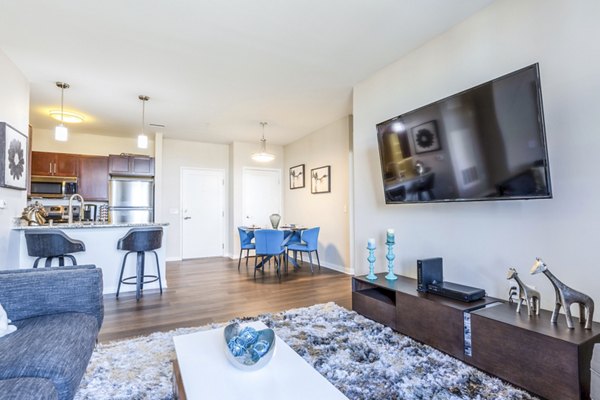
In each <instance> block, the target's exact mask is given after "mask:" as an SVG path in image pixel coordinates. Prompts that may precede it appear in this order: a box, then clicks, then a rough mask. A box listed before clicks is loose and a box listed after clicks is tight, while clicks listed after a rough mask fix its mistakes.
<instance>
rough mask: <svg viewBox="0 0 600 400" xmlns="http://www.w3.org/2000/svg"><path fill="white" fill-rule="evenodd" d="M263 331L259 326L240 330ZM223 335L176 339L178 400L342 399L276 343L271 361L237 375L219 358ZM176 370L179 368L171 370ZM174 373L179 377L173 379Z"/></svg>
mask: <svg viewBox="0 0 600 400" xmlns="http://www.w3.org/2000/svg"><path fill="white" fill-rule="evenodd" d="M246 325H249V326H252V327H253V328H255V329H265V328H266V326H265V324H263V323H262V322H250V323H242V326H246ZM223 329H224V328H219V329H213V330H210V331H203V332H197V333H192V334H189V335H182V336H176V337H174V338H173V340H174V342H175V352H176V354H177V360H176V362H175V374H174V376H175V380H176V381H177V380H178V379H181V382H176V384H177V386H179V391H180V392H181V390H182V389H183V390H184V393H180V397H181V398H187V399H188V400H196V399H220V400H225V399H236V400H239V399H244V400H253V399H257V400H259V399H260V400H264V399H267V398H268V399H286V400H292V399H302V400H311V399H327V400H335V399H347V397H346V396H344V395H343V394H342V392H340V391H339V390H338V389H336V388H335V386H333V385H332V384H331V383H329V381H328V380H327V379H325V378H324V377H323V376H322V375H321V374H319V373H318V372H317V371H316V370H315V369H314V368H313V367H312V366H310V365H309V364H308V363H307V362H306V361H304V359H303V358H302V357H300V356H299V355H298V354H296V352H294V350H292V349H291V348H290V346H288V345H287V344H286V343H285V342H284V341H283V340H281V339H280V338H279V337H276V342H277V343H276V344H275V353H274V354H273V358H272V359H271V361H270V362H269V363H268V364H267V365H266V366H265V367H263V368H262V369H259V370H258V371H242V370H240V369H237V368H236V367H234V366H233V365H231V363H230V362H229V361H228V360H227V359H226V358H225V354H224V352H225V347H224V339H223ZM177 365H178V367H179V368H177ZM179 373H180V374H181V377H179Z"/></svg>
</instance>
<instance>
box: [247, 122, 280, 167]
mask: <svg viewBox="0 0 600 400" xmlns="http://www.w3.org/2000/svg"><path fill="white" fill-rule="evenodd" d="M260 124H261V125H262V139H260V151H259V152H257V153H254V154H252V159H253V160H254V161H258V162H269V161H273V160H274V159H275V154H271V153H267V139H265V125H267V123H266V122H261V123H260Z"/></svg>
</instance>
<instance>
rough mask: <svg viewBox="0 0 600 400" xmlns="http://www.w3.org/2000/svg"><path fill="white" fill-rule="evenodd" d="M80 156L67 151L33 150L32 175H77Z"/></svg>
mask: <svg viewBox="0 0 600 400" xmlns="http://www.w3.org/2000/svg"><path fill="white" fill-rule="evenodd" d="M78 161H79V156H78V155H76V154H67V153H47V152H43V151H32V152H31V175H40V176H77V175H78V172H79V171H78V169H79V163H78Z"/></svg>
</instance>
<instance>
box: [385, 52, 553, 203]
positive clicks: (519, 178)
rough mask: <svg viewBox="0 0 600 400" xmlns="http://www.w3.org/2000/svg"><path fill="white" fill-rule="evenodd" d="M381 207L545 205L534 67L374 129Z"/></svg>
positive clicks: (547, 194) (547, 192) (547, 193)
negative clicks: (511, 202)
mask: <svg viewBox="0 0 600 400" xmlns="http://www.w3.org/2000/svg"><path fill="white" fill-rule="evenodd" d="M377 139H378V142H379V156H380V160H381V172H382V176H383V189H384V193H385V201H386V203H388V204H390V203H391V204H393V203H418V202H447V201H475V200H507V199H538V198H551V197H552V191H551V187H550V171H549V169H548V153H547V148H546V134H545V130H544V115H543V110H542V92H541V88H540V78H539V67H538V64H534V65H531V66H529V67H526V68H523V69H521V70H518V71H516V72H513V73H511V74H508V75H505V76H502V77H500V78H497V79H494V80H492V81H490V82H486V83H484V84H481V85H479V86H476V87H474V88H471V89H468V90H465V91H463V92H461V93H457V94H455V95H453V96H450V97H447V98H445V99H442V100H439V101H437V102H435V103H432V104H429V105H426V106H424V107H421V108H419V109H416V110H414V111H410V112H407V113H404V114H401V115H399V116H397V117H395V118H392V119H390V120H388V121H385V122H381V123H379V124H377Z"/></svg>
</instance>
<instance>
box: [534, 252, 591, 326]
mask: <svg viewBox="0 0 600 400" xmlns="http://www.w3.org/2000/svg"><path fill="white" fill-rule="evenodd" d="M540 272H542V273H543V274H544V275H546V276H547V277H548V279H550V282H551V283H552V286H554V293H555V294H556V300H555V302H554V311H553V312H552V318H551V319H550V321H551V322H552V323H553V324H555V323H556V320H557V319H558V312H559V311H560V308H561V307H564V308H565V317H566V319H567V326H568V327H569V329H573V317H572V316H571V305H572V304H574V303H576V304H579V323H580V324H585V329H592V322H593V318H594V301H593V300H592V298H591V297H590V296H588V295H586V294H583V293H581V292H578V291H576V290H573V289H571V288H570V287H568V286H567V285H565V284H564V283H562V282H561V281H559V280H558V278H557V277H555V276H554V275H553V274H552V272H550V270H549V269H548V267H547V266H546V264H545V263H544V261H542V259H541V258H536V259H535V263H534V264H533V267H531V274H532V275H533V274H539V273H540Z"/></svg>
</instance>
